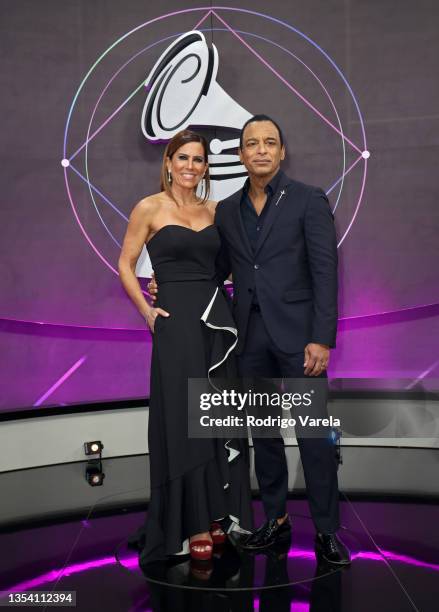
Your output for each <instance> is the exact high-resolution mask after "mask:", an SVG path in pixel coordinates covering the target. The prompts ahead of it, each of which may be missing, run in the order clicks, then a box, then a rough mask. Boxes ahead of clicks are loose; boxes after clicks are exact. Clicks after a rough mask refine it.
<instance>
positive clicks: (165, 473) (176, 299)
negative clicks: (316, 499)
mask: <svg viewBox="0 0 439 612" xmlns="http://www.w3.org/2000/svg"><path fill="white" fill-rule="evenodd" d="M219 248H220V237H219V234H218V230H217V228H216V226H214V225H211V226H208V227H206V228H205V229H203V230H201V231H199V232H196V231H193V230H191V229H188V228H185V227H183V226H180V225H167V226H165V227H163V228H162V229H161V230H159V231H158V232H157V233H156V234H155V235H154V236H153V238H152V239H151V240H150V241H149V242H148V252H149V255H150V257H151V261H152V265H153V269H154V272H155V275H156V279H157V283H158V285H159V296H158V300H157V306H160V307H161V308H163V309H164V310H166V311H167V312H169V313H170V317H168V318H165V317H160V316H159V317H157V319H156V322H155V333H154V336H153V351H152V363H151V386H150V405H149V429H148V443H149V453H150V473H151V498H150V502H149V507H148V514H147V519H146V524H145V527H144V529H143V530H142V532H141V534H140V537H141V546H140V548H141V554H140V561H141V563H149V562H151V561H156V560H163V559H165V558H166V557H167V556H169V555H174V554H179V553H182V552H187V551H188V548H187V544H188V538H189V537H190V536H191V535H195V534H197V533H201V532H203V531H208V530H209V527H210V525H211V523H212V522H213V521H214V520H217V519H220V518H223V517H226V516H229V517H231V518H232V519H233V520H234V521H235V523H237V524H239V527H240V528H243V529H246V530H249V529H251V528H252V511H251V493H250V481H249V462H248V443H247V440H233V441H230V440H229V441H227V440H224V439H212V438H210V439H198V438H189V437H188V435H187V430H188V417H187V403H188V399H187V398H188V379H189V378H205V379H207V378H210V377H213V376H214V374H216V375H219V376H220V377H221V378H228V377H236V369H235V367H236V366H235V362H234V356H233V348H234V347H235V345H236V342H237V331H236V327H235V323H234V321H233V318H232V315H231V311H230V307H229V303H228V299H227V297H226V294H225V293H224V290H223V289H222V288H219V287H218V285H217V282H216V281H215V259H216V256H217V253H218V250H219ZM212 391H213V389H212Z"/></svg>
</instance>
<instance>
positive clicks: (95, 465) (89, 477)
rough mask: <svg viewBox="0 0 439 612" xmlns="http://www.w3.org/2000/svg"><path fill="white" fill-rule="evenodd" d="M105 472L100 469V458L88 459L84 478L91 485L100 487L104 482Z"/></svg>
mask: <svg viewBox="0 0 439 612" xmlns="http://www.w3.org/2000/svg"><path fill="white" fill-rule="evenodd" d="M104 478H105V474H104V472H103V471H102V461H101V460H100V459H90V460H89V461H88V462H87V467H86V468H85V479H86V481H87V482H88V484H89V485H90V486H91V487H101V486H102V485H103V484H104Z"/></svg>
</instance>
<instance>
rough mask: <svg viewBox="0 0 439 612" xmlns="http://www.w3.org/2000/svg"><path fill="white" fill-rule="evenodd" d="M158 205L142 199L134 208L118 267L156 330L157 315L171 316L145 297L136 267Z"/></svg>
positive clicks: (147, 319) (143, 314)
mask: <svg viewBox="0 0 439 612" xmlns="http://www.w3.org/2000/svg"><path fill="white" fill-rule="evenodd" d="M156 208H157V205H156V204H155V203H154V202H153V201H151V199H150V198H145V199H144V200H141V201H140V202H139V203H138V204H137V205H136V206H135V207H134V209H133V211H132V213H131V215H130V219H129V222H128V228H127V231H126V234H125V238H124V241H123V245H122V251H121V253H120V257H119V263H118V269H119V276H120V280H121V283H122V285H123V287H124V289H125V291H126V292H127V294H128V296H129V297H130V299H131V301H132V302H133V303H134V305H135V306H136V308H137V310H138V311H139V312H140V314H141V315H142V317H143V318H144V319H145V320H146V321H147V323H148V325H149V328H150V329H151V331H152V332H154V322H155V319H156V317H157V315H162V316H166V317H167V316H169V314H168V313H167V312H166V311H164V310H162V309H161V308H152V307H151V306H150V305H149V304H148V302H147V301H146V299H145V296H144V295H143V292H142V289H141V287H140V283H139V281H138V280H137V277H136V274H135V269H136V263H137V260H138V259H139V256H140V253H141V251H142V248H143V245H144V244H145V242H146V241H147V239H148V236H149V234H150V232H151V220H152V217H153V216H154V214H155V212H156V210H155V209H156Z"/></svg>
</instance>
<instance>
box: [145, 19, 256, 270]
mask: <svg viewBox="0 0 439 612" xmlns="http://www.w3.org/2000/svg"><path fill="white" fill-rule="evenodd" d="M218 63H219V58H218V50H217V48H216V47H215V45H214V44H212V45H211V46H210V47H209V46H208V44H207V42H206V39H205V37H204V35H203V34H202V32H198V31H196V30H193V31H191V32H187V33H186V34H183V35H182V36H180V37H179V38H177V40H175V41H174V42H173V43H172V44H171V45H169V47H168V48H167V49H166V50H165V51H164V52H163V53H162V55H161V56H160V57H159V59H158V60H157V62H156V63H155V65H154V67H153V68H152V70H151V72H150V73H149V75H148V77H147V78H146V81H145V86H146V87H147V88H148V90H149V92H148V96H147V98H146V101H145V105H144V107H143V112H142V119H141V127H142V132H143V134H144V135H145V136H146V138H147V139H148V140H149V141H151V142H157V141H160V142H163V141H165V142H167V141H169V140H170V139H171V138H172V137H173V136H174V135H175V134H177V132H179V131H180V130H184V129H186V128H188V127H189V126H196V127H197V128H200V127H201V128H203V127H210V128H212V127H213V128H227V129H230V130H236V131H237V132H236V136H238V132H239V131H240V130H241V127H242V126H243V125H244V123H245V122H246V121H247V119H249V118H250V117H251V116H252V115H251V113H249V112H248V111H246V110H245V109H244V108H242V106H240V105H239V104H238V103H237V102H235V100H233V98H231V97H230V96H229V95H228V94H227V93H226V92H225V91H224V89H223V88H222V87H221V86H220V85H218V83H217V81H216V77H217V73H218ZM238 145H239V137H236V138H231V139H228V140H220V139H219V138H212V139H210V140H209V150H210V154H209V168H210V177H211V194H210V197H211V198H212V200H216V201H219V200H222V199H223V198H226V197H227V196H229V195H231V194H232V193H234V192H235V191H238V189H240V188H241V187H242V186H243V184H244V181H245V179H246V177H247V171H246V169H245V167H244V166H243V165H242V164H241V162H240V160H239V156H238V155H237V154H236V153H234V154H233V153H230V152H229V153H228V152H227V151H231V150H234V149H235V150H236V148H237V147H238ZM136 275H137V276H139V277H149V276H151V262H150V259H149V256H148V253H147V249H146V247H144V248H143V250H142V253H141V255H140V257H139V260H138V262H137V266H136Z"/></svg>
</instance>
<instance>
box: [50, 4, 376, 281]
mask: <svg viewBox="0 0 439 612" xmlns="http://www.w3.org/2000/svg"><path fill="white" fill-rule="evenodd" d="M229 14H233V16H234V18H235V21H236V18H237V17H240V18H242V19H243V20H244V21H243V23H245V22H246V20H247V19H248V18H249V16H251V17H252V18H254V19H258V20H259V21H260V22H262V23H263V24H266V25H267V28H268V29H269V30H270V32H271V36H272V38H269V37H268V36H266V35H262V34H261V33H260V32H258V33H252V32H249V31H248V29H246V30H244V29H238V28H237V27H236V26H235V27H232V26H231V25H230V23H229V22H228V21H227V17H228V15H229ZM194 15H195V16H196V17H198V21H197V23H195V24H194V25H193V26H192V29H190V28H188V31H186V32H185V33H181V30H180V32H179V33H178V34H171V35H167V36H165V37H164V38H161V39H160V40H156V41H155V42H152V43H150V44H148V45H147V46H144V42H145V40H144V38H145V33H146V32H147V31H148V28H151V29H152V28H154V26H155V25H156V24H158V23H165V22H167V21H170V22H172V20H173V19H180V18H183V16H184V17H188V16H189V17H190V16H194ZM200 16H201V18H199V17H200ZM223 16H224V17H223ZM208 19H209V21H210V27H209V28H208V27H204V28H202V27H201V26H202V24H203V23H204V22H206V20H208ZM215 21H216V23H215ZM276 29H280V31H281V32H282V34H285V32H286V33H287V34H288V36H289V37H290V38H291V37H296V38H297V37H298V38H299V43H300V44H299V45H298V47H300V49H301V53H302V54H303V53H305V51H306V52H308V53H309V57H310V58H311V60H308V58H306V59H307V61H308V62H309V61H314V62H315V61H316V59H317V61H319V62H321V61H322V60H323V61H324V62H325V65H326V68H325V71H326V77H327V78H329V76H330V75H331V78H332V81H331V87H332V89H334V87H335V88H337V90H338V91H337V94H338V99H339V102H338V103H340V100H341V99H342V100H343V103H345V101H346V99H348V100H349V104H350V108H351V115H352V113H356V117H357V120H356V121H355V122H354V121H352V120H351V121H350V129H352V125H353V124H354V123H356V124H357V125H358V126H359V129H358V130H357V136H356V138H360V141H361V144H357V143H355V142H354V141H353V140H352V136H351V134H350V135H349V136H351V138H349V137H348V136H347V135H346V133H345V131H344V129H343V125H342V121H341V118H340V115H341V114H340V113H339V112H338V110H337V105H336V103H335V102H334V99H333V95H334V94H332V95H331V93H330V90H331V87H329V86H328V87H327V86H326V85H325V83H323V81H322V79H321V78H320V77H319V75H318V73H317V72H316V71H315V70H313V68H311V67H310V66H309V65H308V63H306V62H305V60H304V59H302V57H299V55H297V54H296V53H294V52H293V51H291V50H290V49H289V48H287V47H286V46H282V45H281V44H280V42H279V37H277V35H276V33H275V32H274V31H275V30H276ZM203 32H208V33H209V39H213V35H214V34H215V43H216V44H213V42H208V41H207V40H206V36H205V34H204V33H203ZM136 36H138V37H139V39H136V38H135V37H136ZM284 38H285V37H284ZM135 40H137V42H135ZM139 40H140V42H139ZM229 40H230V42H233V44H237V45H238V47H236V48H235V47H233V48H232V45H231V44H230V45H229ZM125 43H127V44H128V47H129V52H130V53H131V52H132V50H133V46H134V47H135V46H136V45H139V44H140V45H142V47H143V48H142V47H140V48H139V50H137V51H136V52H135V53H134V54H133V55H131V56H130V57H128V59H127V60H126V61H125V62H124V63H123V64H122V65H121V66H119V67H118V68H117V69H116V70H115V72H114V73H113V74H112V76H111V78H110V79H109V80H108V82H107V84H106V85H105V86H104V88H103V89H102V90H101V91H100V93H99V89H100V88H98V83H100V82H102V75H104V74H105V76H107V74H108V69H110V70H114V69H115V67H114V63H115V57H114V51H115V50H116V49H117V50H118V52H119V55H117V58H119V60H120V57H121V56H122V57H123V55H124V51H123V49H125V47H124V45H125ZM133 43H134V45H133ZM163 43H165V48H164V50H163ZM257 43H258V44H262V43H263V44H264V45H265V46H266V48H268V49H272V50H275V51H276V53H278V56H277V57H278V58H279V61H280V65H281V68H278V66H277V65H275V64H274V63H273V60H271V61H268V59H267V58H266V57H265V56H264V54H263V53H261V52H260V50H259V48H257V47H256V46H255V45H256V44H257ZM157 47H158V48H160V49H161V52H160V53H157V52H156V48H157ZM218 49H220V51H221V53H223V51H224V57H223V59H222V61H221V63H220V54H219V52H218ZM235 49H236V51H237V53H238V54H239V53H243V51H242V49H245V53H248V54H249V55H248V58H249V63H250V62H253V69H254V70H257V74H258V83H260V87H261V88H264V90H266V89H267V88H266V87H265V85H264V83H265V79H266V78H267V77H268V78H270V79H271V80H270V88H269V89H270V91H271V90H272V89H273V87H277V91H278V92H279V95H281V96H282V97H283V98H284V99H285V100H287V101H288V105H287V106H286V108H288V111H287V112H288V113H289V114H288V116H287V117H285V116H284V117H282V114H285V110H284V112H283V113H280V115H279V113H277V114H276V113H275V112H274V113H273V102H275V100H276V98H275V97H273V96H272V97H271V99H269V105H270V104H271V106H270V108H266V106H264V107H263V108H261V107H260V105H259V100H258V96H257V95H256V97H255V98H254V100H255V108H244V107H243V106H241V104H240V103H239V95H238V96H235V95H234V94H233V92H232V91H231V90H232V89H233V86H234V83H235V82H237V79H239V81H240V86H241V88H242V87H244V88H245V87H248V85H249V82H250V81H249V78H250V79H251V69H249V67H248V66H247V65H246V66H245V68H244V67H243V68H242V71H241V70H239V67H237V66H231V65H230V62H233V61H234V60H233V57H234V55H233V54H234V51H235ZM147 55H148V56H149V59H148V60H147V61H148V64H147V65H149V66H152V67H151V68H147V70H146V71H145V58H146V56H147ZM224 58H225V59H224ZM255 58H256V59H255ZM116 61H117V60H116ZM255 62H256V63H255ZM292 62H294V64H293V65H292ZM291 66H293V68H294V74H296V73H297V74H298V71H299V70H300V71H302V72H301V73H300V74H301V75H302V81H301V82H302V84H306V89H307V92H309V91H311V90H312V88H314V90H315V96H316V99H319V97H320V104H321V105H323V104H325V105H326V109H327V110H328V109H329V112H332V113H333V115H335V118H336V121H334V119H332V118H331V116H330V115H329V116H328V113H327V111H325V110H323V112H322V110H321V109H320V108H317V106H316V105H315V103H313V102H311V101H310V99H308V98H307V97H305V96H304V95H303V94H302V92H301V91H300V89H298V87H297V86H296V84H295V83H293V82H291V79H288V78H286V76H285V74H284V72H285V71H287V70H288V69H289V67H291ZM133 67H136V69H137V74H138V75H139V76H138V77H135V78H136V82H137V83H138V84H137V86H136V88H135V89H134V90H132V91H131V93H129V95H128V96H127V97H125V99H124V100H123V102H122V103H120V104H119V105H118V106H116V108H115V109H114V110H112V112H111V114H109V115H107V116H105V115H104V117H105V119H104V120H103V121H102V122H101V123H100V124H99V126H98V127H96V126H94V125H93V122H95V123H96V122H97V118H98V117H99V115H100V114H102V113H104V112H105V110H104V106H105V105H104V104H103V101H104V99H105V97H106V96H108V94H109V92H110V91H111V92H112V94H113V99H114V96H115V97H116V99H117V98H118V97H120V96H124V95H125V96H126V94H127V88H128V91H130V90H131V89H132V87H133V77H132V75H133V74H135V73H136V71H133V72H131V73H130V70H132V68H133ZM99 70H102V73H101V72H99ZM145 73H146V76H145ZM229 73H230V74H233V75H234V77H233V78H228V79H227V81H228V83H229V86H228V87H227V91H226V90H225V89H224V88H223V87H221V85H220V82H222V81H224V76H227V77H230V74H229ZM221 75H223V79H222V78H221ZM138 78H141V81H140V82H139V81H138V80H137V79H138ZM246 79H247V81H246ZM273 79H274V81H273ZM304 79H307V80H306V81H305V80H304ZM308 81H309V83H308ZM245 82H246V83H247V85H245V84H244V83H245ZM340 83H341V87H340ZM310 84H311V86H312V87H311V86H310ZM252 86H253V84H252ZM346 92H347V96H346ZM140 96H142V97H143V100H142V101H141V102H140V105H139V98H140ZM95 97H97V100H96V103H95V105H94V108H93V107H91V108H92V110H91V114H90V116H89V119H88V120H87V112H84V110H85V109H86V107H87V104H89V103H90V100H93V98H95ZM289 100H291V102H289ZM80 101H81V102H82V106H80V104H79V102H80ZM292 102H295V103H297V104H299V105H301V106H300V108H301V109H302V108H307V111H306V112H308V111H310V112H309V113H308V115H307V116H309V117H310V121H311V120H312V121H314V119H317V120H318V121H319V122H320V125H321V126H323V129H325V130H327V132H326V133H325V143H326V142H329V140H328V138H327V135H329V134H330V133H331V130H332V134H334V135H335V136H336V140H335V141H331V147H333V146H334V145H336V146H337V147H338V151H337V153H336V154H335V155H334V154H332V153H331V155H330V165H331V168H330V173H331V174H332V172H333V170H332V168H333V166H334V165H335V166H337V164H339V163H340V161H341V168H336V169H335V172H336V175H335V176H338V178H337V180H335V182H333V183H332V184H330V186H329V187H326V188H325V191H326V194H327V195H328V196H329V194H331V193H332V196H331V201H332V204H333V207H332V209H333V213H334V214H335V216H336V221H337V220H338V221H339V243H338V246H340V245H341V244H342V243H343V241H344V240H345V239H346V237H347V235H348V234H349V232H350V229H351V227H352V225H353V223H354V221H355V219H356V217H357V214H358V211H359V208H360V204H361V202H362V198H363V193H364V188H365V182H366V174H367V162H368V158H369V155H370V154H369V152H368V151H367V145H366V134H365V128H364V122H363V118H362V115H361V112H360V108H359V104H358V102H357V100H356V98H355V95H354V92H353V90H352V88H351V86H350V85H349V83H348V81H347V79H346V77H345V76H344V74H343V73H342V71H341V70H340V69H339V68H338V66H337V65H336V63H335V62H334V60H333V59H332V58H331V57H330V56H329V55H328V54H327V53H326V51H325V50H324V49H322V48H321V47H320V46H319V45H318V44H317V43H316V42H314V41H313V40H312V39H310V38H309V37H308V36H307V35H306V34H304V33H303V32H301V31H299V30H298V29H297V28H295V27H294V26H292V25H290V24H288V23H286V22H284V21H281V20H280V19H277V18H275V17H273V16H270V15H267V14H262V13H258V12H256V11H252V10H249V9H241V8H234V7H204V8H203V7H201V8H187V9H181V10H178V11H174V12H173V13H168V14H165V15H162V16H160V17H156V18H153V19H151V20H149V21H147V22H145V23H143V24H140V25H138V26H136V27H135V28H133V29H132V30H131V31H130V32H127V33H126V34H124V35H123V36H121V37H120V38H119V39H118V40H117V41H115V42H114V43H112V44H111V45H110V46H109V47H108V48H107V49H106V51H105V52H104V53H103V54H102V55H101V56H100V57H99V58H98V59H97V60H96V61H95V62H94V64H93V65H92V66H91V68H90V69H89V71H88V72H87V74H86V75H85V77H84V78H83V80H82V82H81V84H80V85H79V87H78V89H77V91H76V93H75V95H74V97H73V101H72V103H71V106H70V110H69V113H68V116H67V121H66V126H65V131H64V146H63V158H62V161H61V165H62V166H63V169H64V180H65V185H66V191H67V195H68V199H69V202H70V205H71V208H72V210H73V214H74V217H75V220H76V222H77V224H78V226H79V228H80V230H81V232H82V234H83V236H84V237H85V239H86V241H87V242H88V244H89V245H90V247H91V248H92V250H93V251H94V253H95V254H96V256H97V257H98V258H99V259H100V260H101V262H102V263H103V264H104V265H105V266H106V267H107V268H109V269H110V270H111V271H112V272H113V273H114V274H116V275H117V270H116V262H117V259H118V257H119V253H120V249H121V246H122V238H123V235H124V233H125V230H126V225H127V223H128V215H129V212H130V208H129V207H130V206H131V207H132V206H133V202H132V201H131V200H130V199H127V201H126V203H125V207H126V208H125V210H124V208H123V207H122V206H121V205H120V202H119V203H116V202H115V201H114V199H113V194H112V193H111V189H112V188H111V185H113V189H114V185H115V184H116V183H117V176H118V174H117V173H118V171H119V170H120V169H121V168H123V169H124V172H125V173H126V172H127V170H126V168H128V166H129V165H130V161H129V160H128V159H127V156H126V149H124V146H125V147H126V146H127V143H126V142H123V141H122V139H121V132H120V129H119V131H117V129H114V126H117V120H118V119H119V117H120V116H121V112H122V111H123V110H124V109H128V108H130V109H131V114H130V116H129V122H130V126H131V125H133V130H135V127H134V124H133V121H134V122H135V123H136V125H137V126H139V123H140V130H141V131H140V130H139V132H138V133H140V136H141V142H142V145H141V147H140V148H139V147H138V146H137V147H136V146H134V147H133V144H134V145H135V142H134V143H133V141H132V138H131V139H130V144H129V145H128V146H130V148H131V150H132V151H134V152H135V155H136V158H135V160H134V161H135V162H136V163H137V164H138V165H137V166H135V168H141V167H142V166H143V167H144V164H145V162H146V160H145V155H144V153H145V151H146V152H147V151H150V152H151V154H152V155H149V154H148V153H146V157H148V156H149V157H150V158H151V159H154V160H155V161H153V163H154V164H157V178H158V176H159V167H160V166H159V157H160V155H158V154H159V153H161V152H162V151H163V145H164V144H166V143H167V142H169V140H170V139H171V138H172V137H173V136H174V135H175V134H176V133H177V132H179V131H181V130H183V129H187V128H191V129H194V130H196V131H197V132H199V133H201V134H202V135H203V136H204V137H205V138H206V140H207V142H208V147H209V155H208V161H209V171H210V178H211V193H210V198H211V199H212V200H216V201H219V200H222V199H224V198H226V197H228V196H229V195H231V194H232V193H234V192H236V191H238V190H239V189H240V188H241V187H242V186H243V184H244V182H245V180H246V178H247V172H246V169H245V167H244V166H243V165H242V164H241V162H240V160H239V156H238V145H239V133H240V130H241V128H242V126H243V124H244V123H245V122H246V121H247V119H249V118H250V117H251V116H252V115H253V114H254V113H255V112H267V114H269V115H270V114H274V115H275V116H276V119H278V120H279V121H280V123H281V125H283V127H284V128H285V129H286V131H288V126H289V124H290V123H291V116H294V115H291V114H290V113H292V112H293V111H292V107H291V103H292ZM113 104H114V102H113ZM256 104H257V108H256ZM284 107H285V105H284ZM290 107H291V108H290ZM322 108H323V106H322ZM133 110H135V112H133ZM79 111H80V112H79ZM278 115H279V116H278ZM328 117H329V118H328ZM84 119H85V122H86V123H85V125H86V126H87V122H88V126H87V128H86V139H85V141H84V140H83V133H84V127H83V122H84ZM125 125H126V124H125ZM108 128H110V129H111V128H113V130H114V132H115V133H116V137H115V138H113V139H112V137H111V132H110V134H108V132H107V130H108ZM137 129H138V128H137ZM313 129H315V128H314V127H313ZM130 130H131V128H130ZM131 133H132V134H133V135H134V134H135V131H131ZM102 136H104V142H105V143H106V144H107V145H110V146H111V150H112V151H115V152H116V154H115V156H114V157H112V158H109V159H108V160H107V159H104V160H102V159H101V158H102V157H103V154H102V143H100V142H99V141H100V138H101V137H102ZM124 137H125V136H124ZM79 139H80V140H79ZM105 139H106V140H105ZM77 140H79V142H81V144H80V146H79V147H77V148H76V149H75V141H77ZM95 143H97V146H96V148H95V149H93V152H95V151H96V152H97V156H92V154H91V148H90V145H93V146H95ZM143 145H146V148H145V146H143ZM99 146H100V147H101V149H100V150H99ZM104 148H105V145H104ZM71 149H73V153H72V152H71ZM332 150H333V149H331V151H332ZM137 153H139V154H140V155H138V154H137ZM80 155H81V157H82V159H83V160H84V166H83V167H81V166H80V165H78V162H79V160H80V159H81V157H80ZM99 156H101V157H99ZM121 156H122V157H123V159H124V162H123V164H122V165H121V164H120V159H121ZM349 156H351V157H349ZM137 158H139V159H137ZM104 161H105V162H106V164H107V165H106V167H105V168H104V169H103V166H102V164H103V162H104ZM351 162H352V163H351ZM99 164H101V165H99ZM92 165H93V168H92ZM355 168H357V170H355V171H354V169H355ZM92 170H93V174H92ZM98 171H99V172H100V174H99V175H98ZM353 171H354V172H353ZM140 173H141V171H140ZM319 175H320V172H319ZM348 175H349V178H351V177H352V176H355V178H354V179H353V180H354V183H352V181H351V185H350V190H349V193H348V194H347V195H346V196H345V197H344V198H343V202H342V198H341V195H342V192H343V193H344V191H343V189H344V185H345V181H346V179H347V177H348ZM298 178H300V177H298ZM202 183H203V182H202ZM120 184H121V185H122V186H123V185H124V184H126V178H124V180H122V181H121V182H120ZM357 185H358V187H357ZM109 186H110V187H109ZM324 187H325V186H324ZM144 188H145V191H143V192H140V193H138V192H136V195H134V197H136V196H137V197H138V199H140V198H141V197H145V195H147V194H149V193H154V192H155V191H156V185H155V184H154V186H151V187H150V186H149V185H145V186H144ZM141 189H142V187H141ZM202 189H203V184H201V185H200V194H201V193H202ZM357 189H358V192H356V190H357ZM119 197H123V195H122V196H121V195H119ZM132 197H133V196H132V195H131V196H130V198H132ZM134 201H136V200H134ZM90 202H91V204H92V206H93V207H94V209H95V212H96V217H97V218H96V217H95V216H94V215H93V214H90V213H91V212H92V211H90V210H89V208H90ZM342 204H343V205H342ZM340 209H343V210H342V211H341V212H342V215H341V217H340ZM151 273H152V266H151V262H150V259H149V256H148V252H147V249H146V247H145V246H144V247H143V249H142V252H141V255H140V257H139V259H138V262H137V265H136V274H137V276H138V277H140V278H149V277H150V276H151Z"/></svg>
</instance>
